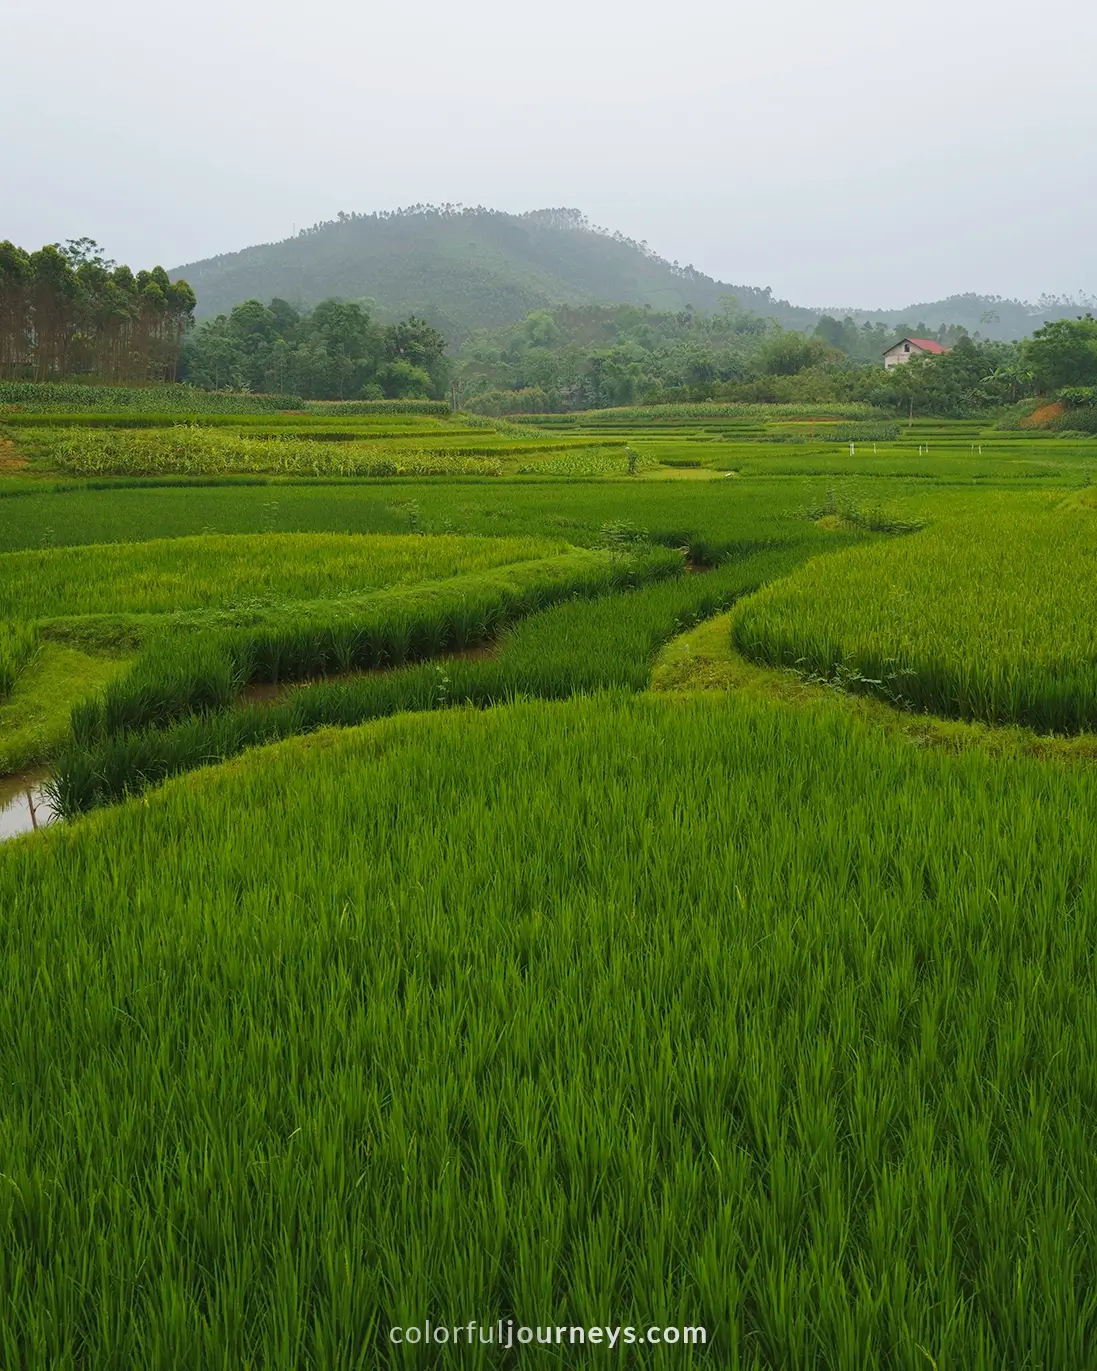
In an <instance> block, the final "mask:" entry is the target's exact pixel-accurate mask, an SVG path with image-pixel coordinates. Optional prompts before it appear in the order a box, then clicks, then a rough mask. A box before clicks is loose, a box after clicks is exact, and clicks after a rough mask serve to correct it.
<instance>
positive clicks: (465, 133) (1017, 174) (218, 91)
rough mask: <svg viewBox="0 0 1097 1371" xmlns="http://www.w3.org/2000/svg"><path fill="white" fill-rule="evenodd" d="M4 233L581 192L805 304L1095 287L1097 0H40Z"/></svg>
mask: <svg viewBox="0 0 1097 1371" xmlns="http://www.w3.org/2000/svg"><path fill="white" fill-rule="evenodd" d="M4 31H5V49H6V56H5V62H4V74H3V79H2V81H0V130H2V133H0V238H5V237H7V238H12V239H14V240H15V241H16V242H18V243H21V244H22V245H24V246H26V247H32V248H33V247H38V246H39V245H40V244H41V243H43V242H53V241H56V240H58V239H64V238H69V237H76V236H78V235H80V234H88V235H90V236H91V237H93V238H95V239H97V240H98V241H99V242H100V243H101V244H102V245H103V246H104V247H105V248H106V249H107V250H108V253H109V255H110V256H112V257H115V258H117V259H118V260H121V261H128V262H129V263H130V264H131V265H132V266H134V267H135V268H136V267H140V266H147V265H152V264H154V263H156V262H159V263H161V264H163V265H164V266H169V267H170V266H175V265H177V264H179V263H182V262H187V261H193V260H195V259H198V258H201V257H205V256H209V255H212V254H214V253H218V252H226V251H232V250H234V249H236V248H240V247H244V246H247V245H248V244H250V243H255V242H265V241H270V240H272V239H278V238H284V237H287V236H288V235H289V234H290V233H291V231H292V230H293V228H294V227H295V226H296V227H297V228H301V227H303V226H305V225H308V224H311V223H314V222H316V221H317V220H321V219H329V218H333V217H334V216H335V214H336V212H337V211H339V210H348V211H350V210H362V211H369V210H374V209H385V208H394V207H396V206H398V205H404V204H411V203H416V202H420V201H422V202H428V201H429V202H435V203H440V202H444V201H460V202H463V203H465V204H472V205H475V204H484V205H490V206H493V207H495V208H499V209H508V210H524V209H533V208H538V207H541V206H544V205H574V206H577V207H579V208H581V209H583V210H585V211H586V212H587V213H588V214H589V215H590V216H591V218H592V219H594V220H595V221H596V222H597V223H600V224H603V225H605V226H606V227H608V228H611V229H618V228H619V229H621V230H622V231H623V232H625V233H627V234H628V235H629V236H631V237H635V238H646V239H647V240H648V242H649V243H650V244H651V246H652V247H654V248H656V249H657V250H658V251H659V252H661V253H662V254H663V255H664V256H666V257H668V258H676V259H678V260H679V261H681V262H683V263H685V262H693V263H694V265H696V266H697V267H699V268H701V269H702V270H704V271H706V272H708V273H710V274H711V275H713V276H717V277H720V278H722V279H724V280H726V281H729V282H731V283H733V284H747V285H760V286H764V285H769V286H772V287H773V290H774V292H775V294H777V295H778V296H783V297H786V298H789V299H791V300H793V301H794V302H796V303H799V304H808V305H824V304H828V305H838V304H851V305H860V306H863V307H865V308H884V307H899V306H902V305H905V304H908V303H912V302H915V301H919V300H929V299H936V298H939V297H941V296H944V295H948V294H951V293H953V292H956V291H965V290H975V291H979V292H984V293H991V294H1002V295H1018V296H1022V297H1025V298H1030V299H1031V298H1035V297H1036V296H1038V295H1039V294H1040V293H1042V292H1044V291H1048V292H1053V293H1060V292H1077V291H1079V290H1085V291H1089V292H1094V293H1097V251H1095V248H1094V244H1095V241H1097V235H1095V229H1094V221H1095V217H1097V153H1095V149H1097V79H1095V73H1097V5H1095V4H1094V3H1093V0H1042V3H1041V4H1040V5H1038V6H1034V5H1032V4H1031V2H1030V0H1025V3H1021V0H917V3H913V2H908V0H829V3H823V2H822V0H752V2H751V3H742V0H709V2H708V3H704V2H702V0H677V3H675V4H671V5H665V6H655V5H652V4H651V3H650V0H629V2H628V3H625V0H553V3H552V4H541V5H529V4H526V5H523V4H520V3H516V0H465V3H464V4H461V5H457V4H453V3H448V2H447V3H445V4H443V3H441V2H440V0H418V3H416V4H413V5H412V4H396V3H393V2H392V0H386V3H383V4H382V3H377V0H310V3H308V4H302V3H300V0H295V2H294V3H290V0H262V3H259V0H189V3H188V4H186V5H185V6H180V5H173V6H169V7H168V8H167V9H162V8H157V7H155V6H149V5H148V4H138V3H137V0H100V3H98V4H96V5H94V6H92V5H88V4H87V3H86V2H84V0H82V2H81V3H76V0H54V2H53V4H51V5H50V7H49V9H48V12H46V11H41V10H38V9H37V8H36V7H33V6H29V5H24V6H20V7H18V8H15V7H14V6H12V7H9V8H8V10H7V13H6V14H5V21H4Z"/></svg>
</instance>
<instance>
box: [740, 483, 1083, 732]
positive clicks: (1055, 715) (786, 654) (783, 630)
mask: <svg viewBox="0 0 1097 1371" xmlns="http://www.w3.org/2000/svg"><path fill="white" fill-rule="evenodd" d="M1095 601H1097V522H1095V521H1094V517H1093V513H1092V512H1091V511H1090V510H1089V509H1086V508H1084V507H1078V506H1074V507H1070V506H1068V507H1067V508H1058V509H1055V510H1052V511H1046V510H1045V511H1037V510H1035V509H1031V508H1030V509H1025V510H1023V511H1020V510H1017V509H1015V508H1010V507H1009V505H1008V504H1006V505H1004V506H1003V505H1001V504H1000V503H999V502H996V501H994V500H993V498H991V499H989V500H988V501H987V502H986V504H985V507H984V509H983V511H981V513H980V515H979V517H978V518H977V519H976V518H972V517H968V518H957V517H953V518H951V519H942V520H941V521H940V522H939V523H938V524H937V525H936V526H934V527H933V528H932V529H929V530H926V531H925V532H923V533H922V534H920V535H919V536H918V537H917V538H912V539H908V540H904V541H903V542H901V543H899V544H896V545H891V546H889V547H888V548H887V549H886V551H884V550H883V549H881V548H878V547H876V548H857V549H853V550H850V551H848V552H846V553H844V554H842V555H841V556H835V557H830V558H827V559H825V560H824V561H823V562H822V563H821V564H819V565H815V564H813V565H812V566H810V567H807V568H804V569H802V570H801V571H800V572H799V573H798V574H796V575H795V576H791V577H789V578H788V579H787V580H785V581H782V582H781V583H780V584H778V585H773V586H770V587H768V588H767V589H766V590H765V591H764V592H763V593H761V594H759V595H757V596H755V597H753V599H751V600H750V601H749V602H748V603H745V604H744V605H743V606H742V607H741V608H740V610H739V612H738V614H737V615H736V618H735V626H734V634H735V642H736V645H737V646H738V647H739V648H740V650H742V651H743V652H745V653H746V654H747V655H748V656H750V657H752V658H754V659H755V660H760V661H764V662H768V663H770V664H772V665H781V666H796V667H797V668H799V669H801V670H803V671H805V672H809V673H812V674H815V675H819V676H822V677H825V678H827V679H838V680H840V681H842V683H843V684H845V685H847V686H848V687H850V688H853V689H861V690H865V691H868V692H870V693H874V694H879V695H880V696H882V697H883V698H885V699H890V700H893V701H894V702H896V703H899V704H903V705H905V706H906V707H908V708H912V709H919V710H922V709H924V710H928V711H932V712H934V713H938V714H945V715H953V716H957V717H960V718H969V719H980V720H984V721H986V722H988V723H1019V724H1026V725H1029V726H1031V727H1033V728H1036V729H1042V730H1045V731H1050V732H1058V733H1072V732H1073V733H1076V732H1078V731H1080V730H1081V729H1094V728H1097V618H1095V617H1094V614H1093V605H1094V603H1095Z"/></svg>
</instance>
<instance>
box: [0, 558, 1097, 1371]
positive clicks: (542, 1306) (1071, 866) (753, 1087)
mask: <svg viewBox="0 0 1097 1371" xmlns="http://www.w3.org/2000/svg"><path fill="white" fill-rule="evenodd" d="M902 546H903V547H904V548H905V547H906V546H907V544H906V543H904V544H903V545H902ZM439 688H440V686H439ZM1095 811H1097V773H1095V772H1094V771H1093V770H1092V768H1087V767H1075V768H1067V767H1058V766H1053V765H1051V764H1048V763H1041V762H1036V761H1032V760H1024V759H1017V758H1011V759H993V758H989V757H986V756H982V755H979V754H977V753H967V754H963V755H950V754H947V753H944V752H934V751H932V750H925V749H918V748H916V747H912V746H896V745H895V743H894V742H892V741H890V740H888V739H886V738H884V737H882V736H881V735H880V734H879V733H877V732H874V731H873V730H871V729H870V728H868V727H865V726H860V725H858V724H857V723H856V722H855V721H851V720H850V719H849V718H848V717H847V716H846V714H845V712H844V711H841V710H839V709H837V708H833V707H832V708H830V709H828V708H827V707H826V702H825V701H824V702H823V703H821V704H820V705H819V706H818V707H816V708H814V709H812V710H810V711H806V710H791V709H787V708H784V707H782V706H780V705H777V704H774V703H770V702H764V701H759V700H751V699H745V698H740V697H735V696H733V697H731V698H718V699H712V698H704V699H692V700H682V699H666V698H657V697H651V696H640V697H637V696H630V697H628V698H623V697H622V696H621V695H619V694H600V695H595V696H591V697H588V698H583V699H572V700H568V701H565V702H559V703H549V702H543V701H536V702H534V701H527V702H521V703H517V704H514V705H511V706H505V707H503V708H500V709H496V710H492V711H484V712H475V711H469V710H463V709H452V708H448V709H444V710H438V711H436V712H434V713H432V714H431V715H429V716H418V717H407V716H405V717H401V718H395V719H391V720H388V721H385V722H382V723H378V724H373V725H370V726H368V727H366V728H364V729H361V730H353V731H344V732H340V733H334V732H328V733H323V734H318V735H316V736H314V737H313V738H310V739H307V740H304V741H301V740H298V741H294V742H292V743H285V744H282V745H281V746H279V747H278V748H275V749H267V750H263V751H261V752H255V753H252V754H250V755H249V756H247V757H244V758H241V759H240V760H239V761H238V762H237V763H236V764H235V765H234V766H232V767H229V768H222V769H218V770H216V771H210V772H208V773H206V774H204V775H202V776H191V777H187V778H185V779H183V780H180V781H176V782H173V783H171V784H170V785H168V786H166V787H165V788H164V789H163V790H162V791H160V792H159V793H157V794H150V795H148V796H146V797H144V798H143V799H142V801H140V802H137V803H130V804H127V805H124V806H122V807H120V808H118V809H116V810H113V811H110V812H105V813H102V814H100V815H96V816H93V817H92V818H91V819H89V820H87V821H82V822H80V823H77V824H73V825H65V826H63V827H62V828H60V829H59V830H58V831H55V832H53V833H47V834H46V835H45V836H44V837H42V836H39V837H37V838H32V839H28V840H26V841H20V842H16V843H14V844H9V845H5V847H4V848H0V909H2V910H3V911H4V913H3V919H2V920H0V955H2V957H3V965H4V977H3V981H2V987H3V988H2V991H0V1079H2V1080H3V1081H4V1089H3V1091H2V1092H0V1136H2V1137H3V1140H4V1146H3V1151H4V1165H3V1175H4V1179H3V1183H2V1184H0V1226H2V1231H3V1235H4V1240H3V1243H2V1245H0V1302H2V1307H3V1309H4V1317H3V1319H2V1320H0V1361H2V1362H3V1364H4V1365H6V1366H12V1367H20V1368H23V1371H54V1369H55V1368H60V1367H80V1368H83V1371H107V1368H111V1371H137V1369H138V1368H141V1371H144V1368H148V1367H166V1366H179V1367H182V1366H188V1367H189V1366H195V1367H198V1366H202V1367H205V1366H225V1367H230V1366H231V1367H236V1366H241V1367H242V1366H257V1367H258V1366H262V1367H264V1368H267V1371H291V1368H292V1369H293V1371H296V1369H297V1368H300V1367H316V1368H320V1367H324V1368H325V1369H328V1368H330V1369H331V1371H359V1368H363V1367H372V1368H378V1371H396V1368H407V1367H422V1368H428V1367H430V1368H458V1367H459V1368H462V1369H463V1368H472V1369H473V1371H488V1368H497V1367H500V1366H514V1367H516V1368H518V1371H532V1368H534V1367H542V1366H545V1365H550V1364H554V1363H555V1364H559V1365H572V1364H585V1363H586V1362H587V1361H589V1362H591V1364H593V1363H594V1362H595V1361H597V1360H600V1359H602V1353H603V1352H604V1350H605V1349H604V1346H603V1347H598V1348H596V1349H593V1350H590V1351H588V1349H587V1348H586V1347H584V1348H583V1349H582V1351H581V1352H580V1351H576V1350H572V1349H571V1347H569V1346H567V1345H565V1347H563V1348H559V1349H558V1348H555V1347H552V1348H548V1347H544V1346H541V1347H538V1346H536V1345H533V1346H530V1347H525V1346H517V1345H516V1346H515V1347H514V1348H513V1349H512V1350H511V1352H510V1353H503V1354H501V1353H500V1351H499V1349H498V1347H496V1346H488V1345H484V1346H481V1345H479V1344H478V1343H477V1344H474V1345H472V1346H467V1345H455V1343H454V1341H453V1339H452V1337H451V1339H450V1341H449V1343H448V1344H447V1345H440V1344H435V1345H430V1344H428V1345H427V1346H422V1345H419V1346H415V1345H411V1344H407V1343H405V1344H404V1345H403V1346H400V1345H397V1344H396V1343H394V1342H393V1340H392V1338H391V1336H390V1329H392V1328H393V1326H394V1325H398V1326H406V1325H418V1326H420V1327H421V1326H422V1324H423V1323H424V1321H425V1320H427V1319H429V1320H430V1321H431V1322H432V1324H433V1325H434V1326H435V1327H437V1326H439V1325H443V1326H450V1327H452V1325H454V1324H464V1323H467V1321H468V1320H469V1319H474V1320H476V1321H477V1322H478V1323H482V1324H483V1325H484V1326H485V1327H486V1326H487V1325H489V1324H491V1323H493V1322H494V1321H496V1320H497V1319H503V1320H504V1322H505V1321H506V1320H508V1319H511V1318H513V1319H514V1320H515V1324H516V1325H518V1324H523V1325H541V1326H544V1325H563V1326H564V1327H565V1328H567V1327H568V1326H575V1325H587V1326H589V1325H591V1324H605V1323H609V1324H612V1325H616V1324H618V1323H619V1324H621V1325H628V1326H632V1327H635V1328H637V1329H639V1330H641V1332H642V1334H643V1333H646V1330H647V1329H648V1328H649V1327H651V1326H652V1325H690V1326H698V1325H700V1326H704V1327H705V1328H706V1330H707V1347H706V1349H705V1352H704V1354H703V1355H701V1354H697V1355H696V1356H693V1355H691V1354H690V1353H689V1352H688V1350H686V1351H681V1352H679V1351H677V1350H674V1351H671V1352H669V1353H668V1351H667V1349H666V1348H656V1347H653V1346H651V1345H649V1344H647V1343H646V1341H645V1340H644V1339H643V1337H642V1338H641V1341H639V1342H638V1343H636V1344H635V1345H630V1346H628V1347H626V1348H624V1351H623V1353H622V1354H621V1355H618V1354H617V1353H614V1354H612V1355H611V1356H610V1357H609V1359H608V1360H610V1361H612V1362H614V1363H616V1362H617V1361H618V1360H622V1361H624V1362H626V1363H627V1364H635V1365H636V1366H637V1367H642V1368H645V1371H655V1369H656V1368H660V1367H666V1366H668V1365H672V1364H673V1365H677V1364H679V1363H681V1364H682V1365H690V1364H696V1365H698V1366H700V1365H713V1366H726V1367H733V1368H738V1369H739V1371H773V1368H777V1367H780V1368H789V1369H790V1371H824V1368H826V1369H827V1371H832V1369H833V1368H843V1371H860V1368H867V1367H872V1368H876V1367H880V1368H883V1367H897V1368H909V1371H914V1368H919V1367H922V1366H930V1365H931V1364H932V1365H936V1366H938V1367H939V1368H942V1371H948V1369H949V1368H963V1369H964V1371H1000V1369H1001V1368H1003V1367H1010V1368H1014V1367H1018V1368H1019V1367H1041V1368H1042V1367H1055V1368H1059V1367H1063V1368H1067V1367H1069V1368H1088V1367H1091V1366H1092V1365H1093V1354H1092V1350H1091V1349H1092V1347H1093V1345H1094V1334H1095V1332H1097V1298H1095V1296H1094V1290H1095V1289H1097V1242H1095V1239H1094V1234H1095V1233H1097V1199H1095V1196H1097V1156H1095V1153H1094V1149H1093V1147H1092V1128H1091V1120H1092V1091H1091V1079H1092V1070H1091V1066H1092V1059H1093V1044H1094V1035H1095V1027H1097V1014H1095V1003H1094V996H1093V993H1092V963H1093V946H1094V941H1095V938H1097V927H1095V919H1097V913H1095V911H1097V852H1095V849H1094V844H1093V840H1092V816H1093V814H1094V812H1095ZM1049 854H1053V857H1054V860H1049Z"/></svg>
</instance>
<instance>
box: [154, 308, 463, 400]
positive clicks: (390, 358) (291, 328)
mask: <svg viewBox="0 0 1097 1371" xmlns="http://www.w3.org/2000/svg"><path fill="white" fill-rule="evenodd" d="M445 347H446V344H445V339H444V338H443V337H442V335H441V334H440V333H438V332H437V331H436V330H435V329H433V328H431V327H430V326H429V325H428V324H426V323H424V322H423V320H422V319H416V318H415V317H412V318H410V319H408V320H405V321H403V322H401V323H398V324H387V325H381V324H375V323H373V322H372V320H371V319H370V316H369V312H368V310H366V309H363V308H362V306H361V305H359V304H356V303H355V302H353V301H345V300H323V301H321V303H320V304H318V305H317V306H316V308H315V309H313V310H312V311H310V312H305V313H302V312H300V311H298V310H297V309H295V308H294V307H293V306H292V305H290V304H287V303H286V301H285V300H279V299H273V300H271V302H270V304H269V305H264V304H263V303H262V302H261V301H260V300H245V301H244V302H243V303H242V304H238V305H235V306H234V307H233V309H232V310H231V312H230V313H229V314H227V315H225V314H219V315H218V316H217V317H216V318H215V319H211V320H208V321H207V322H206V323H204V324H202V325H201V327H200V328H199V329H198V330H197V331H196V332H195V333H194V335H193V336H192V337H191V338H190V339H188V341H187V344H186V347H185V349H184V352H183V358H182V366H181V374H182V376H183V378H184V379H185V380H187V381H190V382H191V383H192V384H194V385H196V386H203V387H205V388H206V389H207V390H221V389H224V388H229V389H233V390H256V391H279V392H281V391H291V392H293V393H294V394H299V395H304V396H305V397H306V398H307V399H317V400H381V399H388V400H411V399H428V398H434V399H438V398H440V397H441V395H442V393H443V392H444V390H445V388H446V384H447V380H448V368H447V363H446V359H445V355H444V354H445Z"/></svg>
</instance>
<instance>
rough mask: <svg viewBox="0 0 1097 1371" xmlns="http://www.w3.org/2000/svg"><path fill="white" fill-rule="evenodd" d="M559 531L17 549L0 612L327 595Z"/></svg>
mask: <svg viewBox="0 0 1097 1371" xmlns="http://www.w3.org/2000/svg"><path fill="white" fill-rule="evenodd" d="M567 546H568V545H567V544H566V543H565V542H563V541H562V540H561V539H559V538H557V539H555V540H552V539H547V538H540V539H538V538H483V537H480V538H468V537H457V536H455V535H453V534H440V535H439V536H438V537H435V538H430V539H424V538H416V537H413V536H410V535H408V534H403V535H399V534H396V535H392V534H389V535H374V536H373V537H370V538H363V537H361V536H356V535H354V534H346V533H312V534H303V533H269V534H252V535H244V536H236V537H231V536H227V535H224V534H205V535H199V536H197V537H193V538H164V539H151V540H149V541H146V542H139V543H113V544H107V545H106V546H99V547H97V546H85V547H70V548H51V549H44V550H38V551H27V552H16V553H12V554H10V555H9V556H8V557H7V558H6V559H5V561H4V573H5V574H4V579H3V582H2V583H0V618H7V619H10V620H24V621H29V620H41V619H53V618H57V617H60V616H66V615H86V614H172V613H177V612H179V611H182V610H211V609H222V608H227V607H230V606H233V605H246V606H248V607H249V608H250V607H254V606H257V605H270V604H277V603H279V602H280V601H284V600H326V599H338V598H341V597H347V596H352V595H356V594H362V593H364V592H366V591H372V590H380V589H383V588H384V587H386V586H392V585H399V584H405V583H409V582H412V581H422V580H442V579H444V578H446V577H450V576H458V575H462V574H468V573H471V572H477V571H487V570H490V569H491V568H493V567H498V566H505V565H507V564H508V563H511V562H521V561H526V560H529V559H532V558H536V557H548V556H551V555H552V554H554V553H558V552H563V551H566V550H567Z"/></svg>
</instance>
